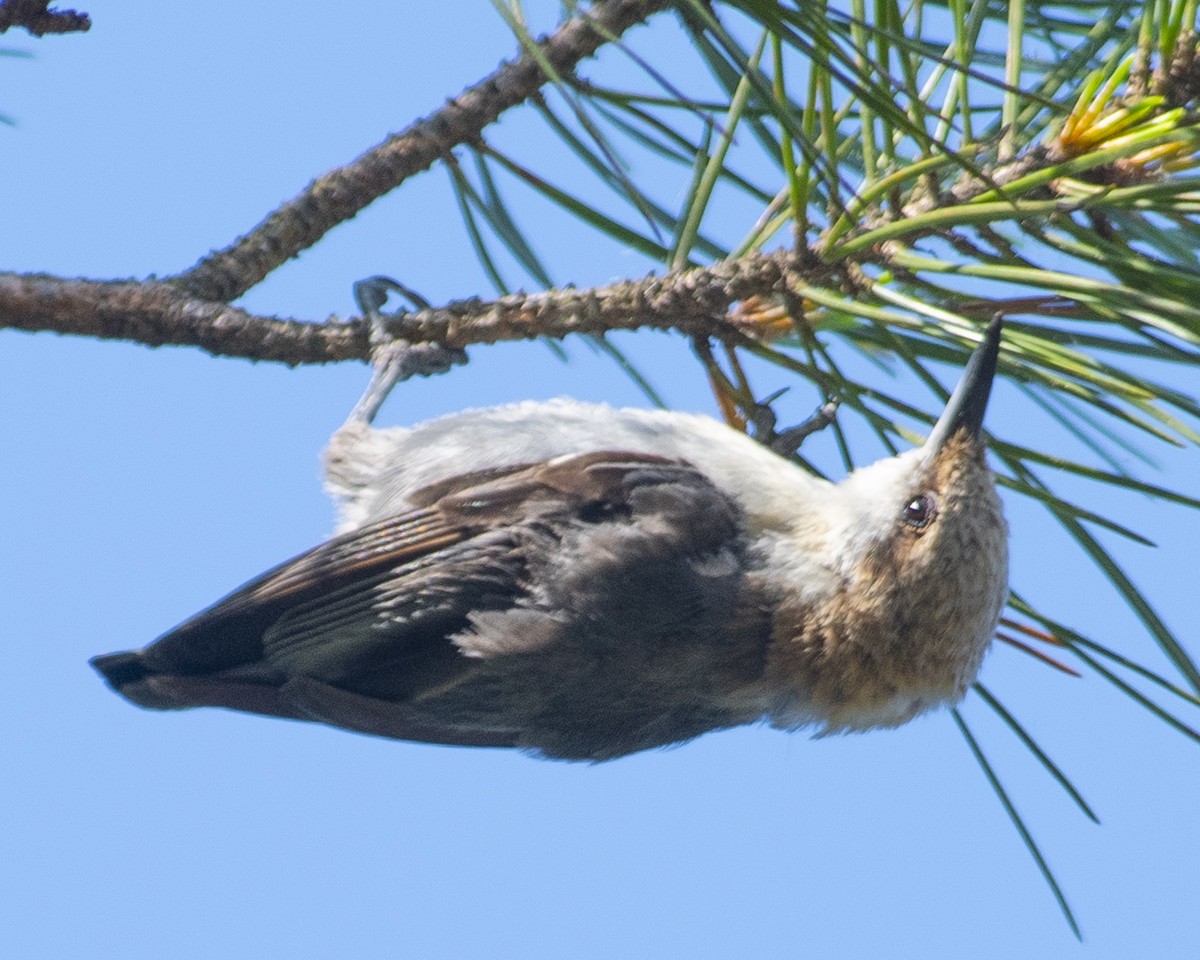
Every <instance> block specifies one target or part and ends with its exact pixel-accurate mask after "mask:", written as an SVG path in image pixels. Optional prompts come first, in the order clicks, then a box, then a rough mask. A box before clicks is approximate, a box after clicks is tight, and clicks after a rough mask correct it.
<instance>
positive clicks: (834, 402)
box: [746, 390, 840, 457]
mask: <svg viewBox="0 0 1200 960" xmlns="http://www.w3.org/2000/svg"><path fill="white" fill-rule="evenodd" d="M782 393H783V391H782V390H781V391H779V392H778V393H774V394H772V395H771V396H769V397H767V398H766V399H765V400H763V401H761V402H759V403H756V404H755V405H754V408H753V409H752V410H747V411H746V415H747V419H748V420H749V422H750V425H751V427H752V428H753V436H754V439H755V440H757V441H758V442H759V443H761V444H763V445H764V446H766V447H769V448H770V449H772V450H774V451H775V452H776V453H778V454H779V455H780V456H784V457H790V456H793V455H795V453H796V451H798V450H799V449H800V446H801V444H803V443H804V441H805V440H807V439H808V438H809V437H810V436H812V435H813V434H814V433H817V432H819V431H821V430H824V429H825V428H826V427H828V426H829V425H830V424H832V423H833V421H834V419H835V418H836V417H837V409H838V405H839V403H840V401H839V400H838V399H837V398H836V397H830V398H829V399H827V400H826V401H825V402H824V403H823V404H821V406H819V407H818V408H817V409H816V410H815V411H814V412H813V414H812V416H811V417H809V418H808V419H807V420H805V421H803V422H802V423H798V424H796V426H794V427H787V428H786V429H784V430H780V431H777V430H776V429H775V427H776V423H777V420H776V415H775V411H774V410H773V409H772V408H771V404H772V403H773V402H774V401H775V400H777V399H779V397H780V395H781V394H782Z"/></svg>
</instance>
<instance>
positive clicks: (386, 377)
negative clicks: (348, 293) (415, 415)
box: [350, 276, 467, 423]
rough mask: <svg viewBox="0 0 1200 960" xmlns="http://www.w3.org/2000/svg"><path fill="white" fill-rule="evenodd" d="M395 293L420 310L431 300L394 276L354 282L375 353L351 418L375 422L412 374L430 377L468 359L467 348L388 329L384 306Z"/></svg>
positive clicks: (355, 292)
mask: <svg viewBox="0 0 1200 960" xmlns="http://www.w3.org/2000/svg"><path fill="white" fill-rule="evenodd" d="M392 293H399V294H400V295H401V296H403V297H405V298H406V299H408V300H409V301H410V302H411V303H412V304H413V305H414V306H415V307H416V308H417V309H418V310H424V309H428V308H429V306H430V305H429V302H428V301H427V300H426V299H425V298H424V297H422V296H420V295H419V294H417V293H414V292H413V291H412V290H410V289H408V288H407V287H405V286H403V285H402V284H400V283H398V282H397V281H395V280H393V279H392V278H391V277H383V276H375V277H367V278H366V279H365V280H359V281H357V282H356V283H355V284H354V301H355V303H356V304H358V308H359V310H360V311H361V312H362V315H363V317H364V318H365V319H366V321H367V337H368V342H369V345H370V354H371V368H372V371H371V382H370V383H369V384H367V389H366V391H365V392H364V393H363V395H362V397H361V398H360V399H359V401H358V403H357V404H355V406H354V409H353V410H352V411H351V412H350V420H351V421H363V422H365V423H371V422H372V421H374V419H375V415H376V414H377V413H378V412H379V408H380V407H381V406H382V405H383V402H384V400H386V399H387V397H388V394H390V393H391V392H392V388H393V387H395V386H396V384H397V383H400V382H401V381H402V380H407V379H409V378H410V377H414V376H419V377H430V376H433V375H434V374H438V373H445V372H446V371H447V370H449V369H450V368H451V367H453V366H455V365H457V364H460V363H466V362H467V354H466V351H465V350H462V349H460V348H457V347H445V346H442V345H441V344H439V343H410V342H409V341H407V340H404V339H402V338H400V337H394V336H392V335H391V334H390V333H389V332H388V328H387V319H388V318H387V317H385V316H384V314H383V307H384V305H385V304H386V303H387V301H388V296H389V295H390V294H392Z"/></svg>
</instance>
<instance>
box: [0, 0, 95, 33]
mask: <svg viewBox="0 0 1200 960" xmlns="http://www.w3.org/2000/svg"><path fill="white" fill-rule="evenodd" d="M49 8H50V0H0V33H4V32H5V31H6V30H8V29H9V28H10V27H23V28H24V29H25V30H27V31H29V32H30V33H31V34H33V35H34V36H35V37H42V36H45V35H46V34H47V33H81V32H83V31H85V30H90V29H91V27H92V20H91V17H89V16H88V15H87V14H86V13H77V12H76V11H74V10H51V9H49Z"/></svg>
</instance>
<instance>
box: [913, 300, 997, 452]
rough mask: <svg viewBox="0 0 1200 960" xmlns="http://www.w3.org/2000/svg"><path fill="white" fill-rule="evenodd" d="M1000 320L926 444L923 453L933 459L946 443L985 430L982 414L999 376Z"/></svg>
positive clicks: (991, 327)
mask: <svg viewBox="0 0 1200 960" xmlns="http://www.w3.org/2000/svg"><path fill="white" fill-rule="evenodd" d="M1001 326H1002V322H1001V319H1000V317H996V319H995V320H993V321H992V322H991V323H990V324H989V325H988V328H987V331H986V332H985V333H984V335H983V343H981V344H980V345H979V347H978V349H977V350H976V351H975V352H974V353H973V354H971V359H970V360H968V361H967V367H966V369H965V370H964V371H963V375H962V379H960V380H959V381H958V386H957V387H955V388H954V393H952V394H950V400H949V401H948V402H947V403H946V409H945V410H944V411H943V413H942V415H941V417H939V418H938V422H937V423H936V424H934V427H933V432H932V433H930V434H929V439H928V440H926V441H925V446H924V449H925V451H926V452H927V454H928V455H929V456H932V455H934V454H936V453H937V451H939V450H941V449H942V447H943V446H945V445H946V441H947V440H949V439H950V438H951V437H952V436H954V435H955V434H956V433H958V431H959V430H966V431H968V433H969V434H970V435H971V436H972V437H977V436H979V431H980V429H981V428H982V427H983V414H984V412H985V411H986V410H987V404H988V397H989V396H990V395H991V392H992V380H993V379H994V378H995V376H996V360H997V358H998V357H999V356H1000V327H1001Z"/></svg>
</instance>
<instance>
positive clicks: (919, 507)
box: [903, 493, 937, 530]
mask: <svg viewBox="0 0 1200 960" xmlns="http://www.w3.org/2000/svg"><path fill="white" fill-rule="evenodd" d="M936 515H937V505H936V504H935V503H934V501H933V497H931V496H930V495H929V494H927V493H918V494H917V495H916V496H915V497H913V498H912V499H911V500H909V501H908V503H906V504H905V505H904V512H903V517H904V522H905V523H907V524H908V525H909V526H910V527H912V528H914V529H915V530H923V529H925V527H927V526H929V524H931V523H932V522H933V518H934V517H935V516H936Z"/></svg>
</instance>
